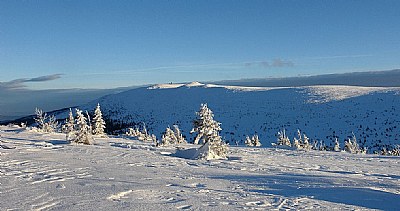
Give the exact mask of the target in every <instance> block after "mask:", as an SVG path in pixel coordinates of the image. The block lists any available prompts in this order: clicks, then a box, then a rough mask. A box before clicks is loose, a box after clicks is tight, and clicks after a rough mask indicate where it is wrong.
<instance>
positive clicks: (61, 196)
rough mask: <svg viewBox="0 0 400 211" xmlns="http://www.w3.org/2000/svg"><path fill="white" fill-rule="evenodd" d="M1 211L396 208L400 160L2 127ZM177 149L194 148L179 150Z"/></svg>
mask: <svg viewBox="0 0 400 211" xmlns="http://www.w3.org/2000/svg"><path fill="white" fill-rule="evenodd" d="M0 130H1V131H0V135H1V143H0V170H1V171H0V184H1V185H0V193H1V199H0V207H1V209H2V210H242V209H255V210H282V209H293V210H305V209H315V210H355V209H362V210H367V209H381V210H397V209H398V207H399V206H400V159H399V157H385V156H376V155H353V154H349V153H345V152H318V151H311V152H304V151H291V150H285V149H275V148H251V147H247V148H246V147H231V148H230V153H229V156H228V159H227V160H214V161H203V160H188V159H184V158H179V157H176V156H174V153H175V148H173V147H170V148H155V147H153V146H151V145H150V144H148V143H143V142H139V141H137V140H130V139H123V138H98V139H97V140H96V145H90V146H85V145H75V144H68V143H66V142H65V141H64V138H65V135H64V134H56V133H54V134H39V133H35V132H30V131H27V130H25V129H23V128H19V127H16V126H14V127H11V126H8V127H7V126H1V127H0ZM182 147H183V148H185V149H188V148H193V145H190V144H188V145H183V146H182Z"/></svg>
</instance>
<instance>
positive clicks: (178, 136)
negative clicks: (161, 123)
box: [173, 125, 186, 144]
mask: <svg viewBox="0 0 400 211" xmlns="http://www.w3.org/2000/svg"><path fill="white" fill-rule="evenodd" d="M173 127H174V134H175V137H176V142H177V144H182V143H186V140H185V138H184V137H183V135H182V133H181V130H180V129H179V127H178V125H173Z"/></svg>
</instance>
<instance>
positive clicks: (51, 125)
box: [35, 108, 58, 133]
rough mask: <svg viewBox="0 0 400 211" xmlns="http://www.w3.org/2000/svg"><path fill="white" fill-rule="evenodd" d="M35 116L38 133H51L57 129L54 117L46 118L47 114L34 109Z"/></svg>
mask: <svg viewBox="0 0 400 211" xmlns="http://www.w3.org/2000/svg"><path fill="white" fill-rule="evenodd" d="M35 114H36V118H35V122H36V123H37V125H38V129H39V131H40V132H44V133H52V132H54V131H55V130H56V129H57V128H58V122H57V119H56V117H55V116H54V115H51V116H47V113H45V112H43V110H41V109H38V108H36V109H35Z"/></svg>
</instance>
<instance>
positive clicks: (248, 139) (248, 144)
mask: <svg viewBox="0 0 400 211" xmlns="http://www.w3.org/2000/svg"><path fill="white" fill-rule="evenodd" d="M244 144H246V146H249V147H251V146H253V143H252V141H251V139H250V137H249V136H246V140H245V141H244Z"/></svg>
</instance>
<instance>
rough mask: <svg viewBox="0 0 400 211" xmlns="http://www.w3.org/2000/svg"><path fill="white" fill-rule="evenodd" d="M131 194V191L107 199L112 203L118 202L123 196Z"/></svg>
mask: <svg viewBox="0 0 400 211" xmlns="http://www.w3.org/2000/svg"><path fill="white" fill-rule="evenodd" d="M132 192H133V190H128V191H123V192H119V193H117V194H113V195H111V196H109V197H108V198H107V199H108V200H112V201H119V200H121V198H123V197H124V196H126V195H128V194H130V193H132Z"/></svg>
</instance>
